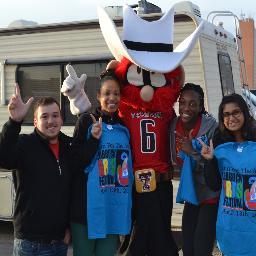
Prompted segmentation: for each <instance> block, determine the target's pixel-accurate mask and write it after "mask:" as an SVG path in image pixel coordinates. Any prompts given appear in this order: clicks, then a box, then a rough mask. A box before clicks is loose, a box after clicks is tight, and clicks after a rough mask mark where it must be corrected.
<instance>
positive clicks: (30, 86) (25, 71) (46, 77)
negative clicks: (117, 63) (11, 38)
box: [17, 60, 107, 125]
mask: <svg viewBox="0 0 256 256" xmlns="http://www.w3.org/2000/svg"><path fill="white" fill-rule="evenodd" d="M106 64H107V61H105V60H103V61H102V62H96V63H95V62H94V63H79V64H74V63H72V66H73V67H74V68H75V70H76V72H77V75H78V76H79V77H80V76H81V74H83V73H86V74H87V80H86V82H85V92H86V94H87V95H88V97H89V99H90V100H91V102H92V106H93V108H95V107H96V106H97V100H96V94H97V90H98V88H99V78H98V77H99V74H100V72H101V71H102V70H104V69H105V68H106ZM65 65H66V63H65V64H63V63H61V64H55V65H50V64H49V65H33V66H25V65H21V66H19V67H18V69H17V81H18V83H19V85H20V89H21V96H22V98H23V100H24V101H26V100H27V99H28V98H29V97H31V96H33V97H34V98H35V99H36V98H38V97H40V96H52V97H54V98H56V99H57V100H59V102H60V103H61V112H62V116H63V120H64V124H66V125H74V124H75V122H76V120H77V117H75V116H73V115H72V114H71V112H70V110H69V101H68V99H67V98H66V97H64V96H63V95H61V94H60V87H61V84H62V82H63V80H64V79H65V78H66V77H67V75H68V74H67V72H66V70H65V68H64V67H65ZM24 123H25V124H32V123H33V107H32V108H31V110H30V111H29V113H28V115H27V117H26V118H25V120H24Z"/></svg>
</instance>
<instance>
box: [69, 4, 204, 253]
mask: <svg viewBox="0 0 256 256" xmlns="http://www.w3.org/2000/svg"><path fill="white" fill-rule="evenodd" d="M98 16H99V22H100V27H101V31H102V34H103V36H104V39H105V41H106V43H107V45H108V47H109V49H110V51H111V53H112V54H113V56H114V57H115V59H116V61H112V62H111V63H109V65H108V68H112V69H114V70H115V73H116V75H117V77H118V78H119V80H120V82H121V83H122V85H123V88H122V90H121V103H120V109H119V112H120V116H121V118H122V119H123V122H124V124H125V125H126V126H127V128H128V129H129V131H130V135H131V145H132V150H133V168H134V174H135V187H136V191H135V192H134V199H133V208H134V220H135V221H134V227H133V234H132V236H131V241H130V246H129V254H130V255H132V256H137V255H138V256H144V255H148V256H154V255H175V256H176V255H178V250H177V246H176V244H175V242H174V240H173V237H172V233H171V230H170V226H171V223H170V222H171V214H172V207H173V201H172V197H173V195H172V194H173V187H172V181H171V178H172V166H171V164H170V145H169V127H170V122H171V120H172V119H173V118H174V116H175V112H174V109H173V104H174V103H175V102H176V100H177V98H178V96H179V92H180V89H181V86H182V85H183V83H184V71H183V68H182V66H181V62H182V61H183V60H184V59H185V58H186V56H187V55H188V54H189V53H190V51H191V50H192V49H193V47H194V45H195V43H196V42H197V39H198V36H199V35H200V32H201V30H202V27H203V24H200V26H199V27H198V28H197V29H196V30H195V31H194V32H193V33H192V34H191V35H190V36H189V37H187V38H186V39H185V40H184V41H183V42H182V43H180V44H179V45H178V46H177V47H176V48H175V50H173V25H174V9H173V8H172V9H170V10H169V11H168V12H167V13H166V14H165V15H164V16H163V17H162V18H161V19H159V20H156V21H152V22H149V21H146V20H143V19H141V18H140V17H139V16H137V14H136V13H135V12H134V10H133V9H132V8H130V7H129V6H128V5H125V6H124V8H123V34H122V39H120V37H119V35H118V33H117V29H116V26H115V24H114V22H113V21H112V19H111V18H110V17H109V16H108V14H107V13H106V11H105V10H104V9H102V8H99V9H98ZM66 95H67V93H66ZM71 104H72V103H71ZM120 217H121V216H120Z"/></svg>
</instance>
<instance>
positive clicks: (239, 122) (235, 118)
mask: <svg viewBox="0 0 256 256" xmlns="http://www.w3.org/2000/svg"><path fill="white" fill-rule="evenodd" d="M201 143H202V151H201V154H202V156H203V157H204V158H205V159H207V161H206V165H205V167H206V168H205V175H206V181H207V183H208V185H209V187H211V188H212V189H213V190H214V189H220V188H221V196H220V203H219V210H218V217H217V225H216V230H217V242H218V246H219V248H220V250H221V251H222V252H223V253H224V255H229V256H235V255H236V256H237V255H246V256H252V255H255V244H256V238H255V231H256V161H255V156H256V132H255V121H254V120H253V118H252V117H251V115H250V113H249V109H248V107H247V104H246V102H245V100H244V99H243V98H242V96H240V95H238V94H232V95H229V96H225V97H223V99H222V102H221V104H220V106H219V128H218V129H217V130H216V132H215V135H214V137H213V141H212V142H211V143H210V146H206V145H205V144H204V143H203V142H201Z"/></svg>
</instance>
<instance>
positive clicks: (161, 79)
mask: <svg viewBox="0 0 256 256" xmlns="http://www.w3.org/2000/svg"><path fill="white" fill-rule="evenodd" d="M150 81H151V85H152V86H153V87H162V86H164V85H166V79H165V76H164V74H162V73H155V72H151V73H150Z"/></svg>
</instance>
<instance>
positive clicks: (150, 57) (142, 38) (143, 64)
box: [98, 5, 203, 108]
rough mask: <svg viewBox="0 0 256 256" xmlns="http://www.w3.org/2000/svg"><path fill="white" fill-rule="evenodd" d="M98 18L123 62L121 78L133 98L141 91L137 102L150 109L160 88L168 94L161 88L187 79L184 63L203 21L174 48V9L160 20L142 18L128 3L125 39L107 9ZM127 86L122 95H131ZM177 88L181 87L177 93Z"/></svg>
mask: <svg viewBox="0 0 256 256" xmlns="http://www.w3.org/2000/svg"><path fill="white" fill-rule="evenodd" d="M98 17H99V23H100V27H101V31H102V34H103V36H104V38H105V41H106V43H107V45H108V47H109V49H110V51H111V53H112V54H113V55H114V57H115V59H116V60H117V61H119V62H121V65H120V66H119V67H118V70H117V73H118V74H119V75H118V76H119V78H120V77H122V79H121V82H122V83H124V84H126V85H128V84H129V85H132V88H133V89H132V92H130V93H131V94H132V95H133V97H135V96H136V95H137V94H138V93H139V96H140V99H141V100H142V102H141V103H140V102H139V99H137V96H136V99H135V98H134V99H133V100H134V101H137V103H136V104H139V105H143V107H147V108H148V107H149V106H147V104H148V103H150V104H152V100H154V99H155V96H156V94H157V92H158V91H162V93H164V92H163V90H160V89H161V88H162V89H164V88H167V87H169V88H170V87H175V86H177V85H179V86H180V84H181V81H182V80H184V79H183V76H184V72H183V69H182V68H181V66H180V64H181V62H182V61H183V60H184V59H185V58H186V56H187V55H188V54H189V53H190V52H191V50H192V49H193V47H194V45H195V43H196V42H197V39H198V37H199V35H200V33H201V30H202V28H203V23H201V24H200V25H199V27H198V28H197V29H196V30H195V31H194V32H193V33H192V34H191V35H190V36H189V37H187V38H186V39H185V40H184V41H183V42H181V43H180V44H179V45H178V46H177V47H176V48H175V49H174V50H173V27H174V8H171V9H170V10H169V11H168V12H167V13H166V14H164V15H163V16H162V17H161V18H160V19H159V20H156V21H151V22H150V21H146V20H144V19H141V18H140V17H139V16H138V15H137V14H136V13H135V12H134V11H133V9H132V8H130V7H129V6H128V5H125V6H124V7H123V35H122V39H120V37H119V34H118V33H117V29H116V26H115V24H114V22H113V21H112V19H111V18H110V17H109V15H108V14H107V13H106V11H105V10H104V9H102V8H98ZM163 31H165V32H164V33H163ZM176 80H179V81H176ZM126 88H127V86H124V89H123V91H122V98H124V96H125V97H130V96H131V95H127V94H128V92H126V90H128V89H126ZM176 91H177V88H176V90H174V91H173V92H176ZM135 92H138V93H137V94H136V93H135ZM178 92H179V89H178ZM168 95H169V94H168ZM127 103H128V102H127ZM172 103H173V102H172Z"/></svg>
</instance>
